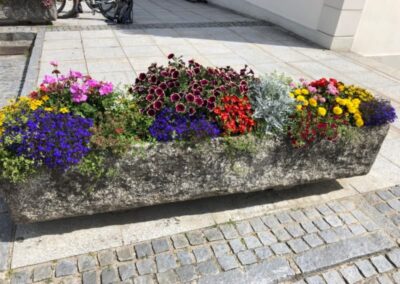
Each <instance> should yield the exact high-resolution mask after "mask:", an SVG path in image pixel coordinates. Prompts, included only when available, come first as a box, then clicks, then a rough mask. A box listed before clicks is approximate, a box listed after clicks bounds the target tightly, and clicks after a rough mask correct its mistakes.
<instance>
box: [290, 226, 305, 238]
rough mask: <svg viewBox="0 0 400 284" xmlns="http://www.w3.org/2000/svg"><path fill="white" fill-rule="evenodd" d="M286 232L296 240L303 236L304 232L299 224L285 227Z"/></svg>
mask: <svg viewBox="0 0 400 284" xmlns="http://www.w3.org/2000/svg"><path fill="white" fill-rule="evenodd" d="M286 231H288V232H289V234H291V235H292V237H293V238H298V237H301V236H303V235H304V234H305V232H304V230H303V229H302V228H301V227H300V225H299V224H291V225H288V226H286Z"/></svg>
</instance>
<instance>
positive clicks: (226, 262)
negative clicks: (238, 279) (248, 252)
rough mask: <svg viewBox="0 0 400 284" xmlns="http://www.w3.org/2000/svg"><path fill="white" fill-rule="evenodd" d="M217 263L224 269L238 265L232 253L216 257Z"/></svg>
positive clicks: (230, 268)
mask: <svg viewBox="0 0 400 284" xmlns="http://www.w3.org/2000/svg"><path fill="white" fill-rule="evenodd" d="M217 260H218V263H219V265H220V266H221V267H222V269H223V270H224V271H228V270H232V269H235V268H237V267H239V263H238V262H237V260H236V257H235V256H233V255H224V256H221V257H218V258H217Z"/></svg>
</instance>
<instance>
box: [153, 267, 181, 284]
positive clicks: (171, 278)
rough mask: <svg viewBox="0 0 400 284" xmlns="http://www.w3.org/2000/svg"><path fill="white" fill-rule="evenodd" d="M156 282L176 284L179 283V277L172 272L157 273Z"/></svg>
mask: <svg viewBox="0 0 400 284" xmlns="http://www.w3.org/2000/svg"><path fill="white" fill-rule="evenodd" d="M157 280H158V283H159V284H176V283H179V277H178V275H177V274H176V273H175V271H173V270H169V271H166V272H162V273H158V274H157Z"/></svg>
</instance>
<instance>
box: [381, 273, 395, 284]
mask: <svg viewBox="0 0 400 284" xmlns="http://www.w3.org/2000/svg"><path fill="white" fill-rule="evenodd" d="M377 280H378V282H379V283H380V284H394V283H393V281H392V280H390V278H389V276H387V275H379V277H378V279H377Z"/></svg>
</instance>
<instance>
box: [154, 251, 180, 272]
mask: <svg viewBox="0 0 400 284" xmlns="http://www.w3.org/2000/svg"><path fill="white" fill-rule="evenodd" d="M156 262H157V268H158V271H159V272H165V271H167V270H170V269H174V268H175V267H176V257H175V256H174V255H173V254H169V253H165V254H159V255H157V256H156Z"/></svg>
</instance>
